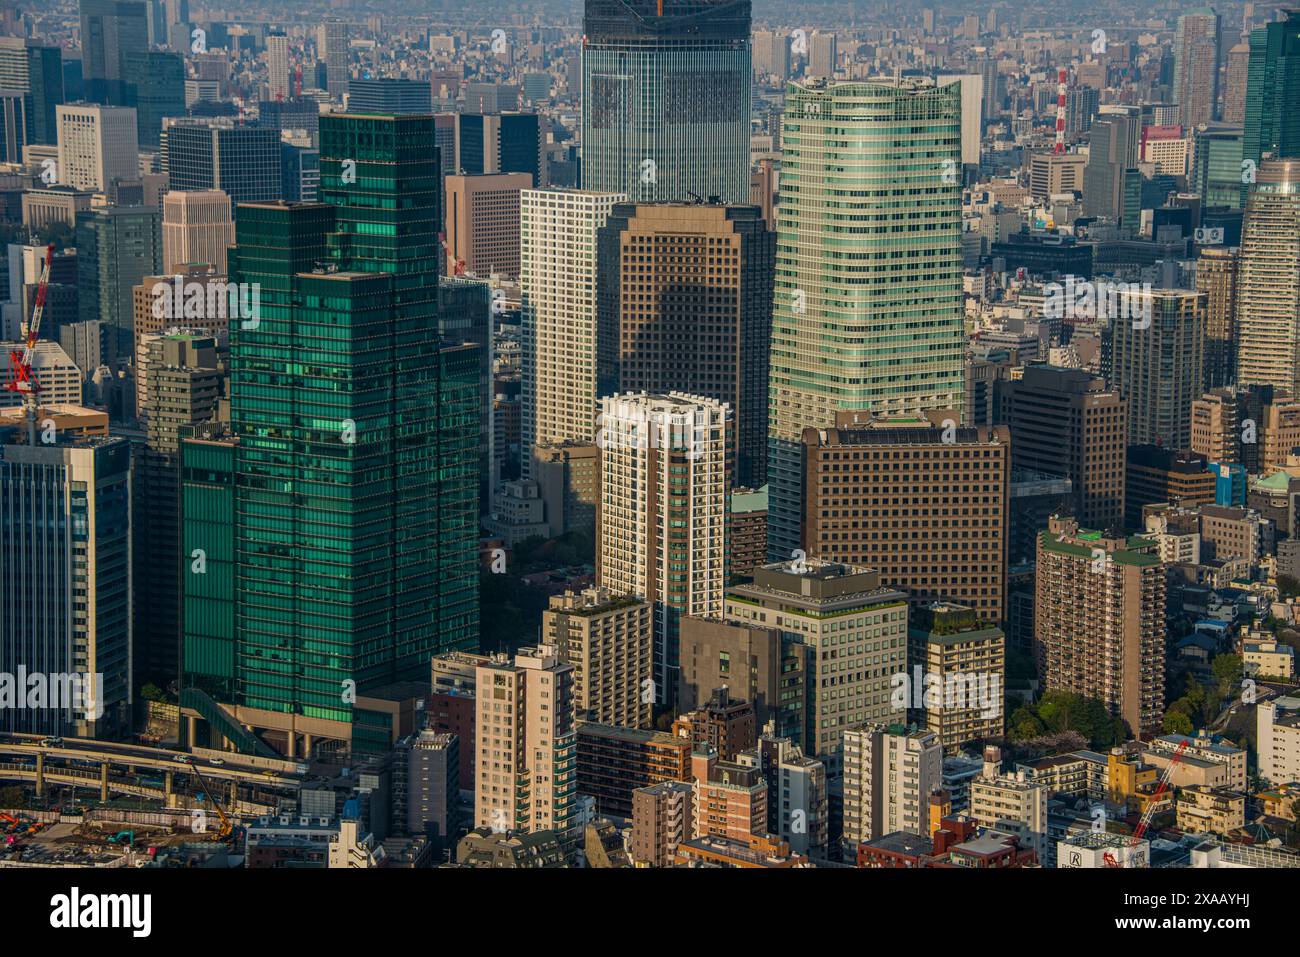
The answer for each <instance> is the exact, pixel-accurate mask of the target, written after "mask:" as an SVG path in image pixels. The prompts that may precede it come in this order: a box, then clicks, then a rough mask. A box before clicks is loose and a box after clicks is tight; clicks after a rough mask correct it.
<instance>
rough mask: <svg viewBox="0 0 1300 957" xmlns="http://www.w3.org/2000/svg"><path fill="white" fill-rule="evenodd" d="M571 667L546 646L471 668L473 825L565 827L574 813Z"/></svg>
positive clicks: (538, 828)
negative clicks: (475, 756) (474, 756)
mask: <svg viewBox="0 0 1300 957" xmlns="http://www.w3.org/2000/svg"><path fill="white" fill-rule="evenodd" d="M573 671H574V669H573V666H572V665H570V664H567V663H565V661H564V659H563V658H561V657H560V653H559V650H558V649H557V648H555V647H554V646H550V645H539V646H537V647H536V648H521V649H520V650H519V653H518V654H516V655H515V658H514V661H513V662H512V661H510V660H509V659H508V658H507V657H506V656H504V655H496V656H493V657H492V658H491V659H490V660H489V661H488V662H487V663H485V664H480V665H479V666H478V667H477V669H476V671H475V698H474V705H475V728H476V733H477V736H478V741H477V744H478V749H479V754H478V762H477V769H476V770H477V779H476V781H475V788H474V826H475V827H488V828H491V829H492V830H494V831H500V832H505V831H525V832H531V831H543V830H555V831H562V832H568V831H571V830H572V829H573V828H574V827H575V821H576V814H577V803H576V802H577V787H578V777H577V774H578V772H577V747H578V745H577V734H576V731H575V729H574V722H573Z"/></svg>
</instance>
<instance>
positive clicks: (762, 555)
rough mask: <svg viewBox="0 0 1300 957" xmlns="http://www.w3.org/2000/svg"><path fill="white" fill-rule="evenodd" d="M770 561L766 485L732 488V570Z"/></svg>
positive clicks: (747, 569) (742, 571)
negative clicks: (768, 559)
mask: <svg viewBox="0 0 1300 957" xmlns="http://www.w3.org/2000/svg"><path fill="white" fill-rule="evenodd" d="M766 564H767V486H766V485H765V486H763V487H762V488H761V489H759V490H757V491H755V490H754V489H750V488H737V489H732V490H731V573H732V574H733V575H742V576H743V575H748V574H749V573H750V572H752V571H753V570H754V569H755V568H758V567H760V566H761V565H766Z"/></svg>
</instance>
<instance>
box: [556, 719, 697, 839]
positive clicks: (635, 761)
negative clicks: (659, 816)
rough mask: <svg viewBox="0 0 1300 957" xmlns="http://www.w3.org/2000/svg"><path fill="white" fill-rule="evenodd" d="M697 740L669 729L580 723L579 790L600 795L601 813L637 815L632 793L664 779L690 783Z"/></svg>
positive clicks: (621, 815)
mask: <svg viewBox="0 0 1300 957" xmlns="http://www.w3.org/2000/svg"><path fill="white" fill-rule="evenodd" d="M690 774H691V742H690V740H689V739H687V738H678V737H675V736H673V735H671V734H667V733H665V732H663V731H642V730H639V729H637V728H616V727H614V726H613V725H608V724H596V723H594V722H590V721H586V722H582V723H580V724H579V725H578V793H579V794H586V795H590V796H591V797H594V798H595V799H596V811H597V813H598V814H603V815H607V816H610V817H617V818H627V817H630V816H631V815H632V792H633V791H635V790H636V789H637V788H645V787H650V786H651V785H654V784H659V783H660V782H662V781H689V780H690Z"/></svg>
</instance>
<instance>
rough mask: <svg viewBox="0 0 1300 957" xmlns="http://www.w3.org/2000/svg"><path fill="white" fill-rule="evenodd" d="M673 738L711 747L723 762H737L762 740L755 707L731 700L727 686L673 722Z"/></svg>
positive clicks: (751, 704)
mask: <svg viewBox="0 0 1300 957" xmlns="http://www.w3.org/2000/svg"><path fill="white" fill-rule="evenodd" d="M673 736H674V737H677V738H680V739H682V740H684V741H689V742H690V743H691V747H692V748H698V747H700V746H702V745H708V746H710V747H712V748H714V749H715V750H716V751H717V752H718V756H719V758H720V759H721V760H723V761H734V760H736V755H738V754H740V752H741V751H748V750H749V749H750V748H752V747H753V746H754V744H755V742H757V741H758V721H757V719H756V716H755V714H754V704H753V702H751V701H745V700H743V699H738V698H733V697H731V695H730V694H729V693H728V691H727V688H726V687H722V688H715V689H714V691H713V695H712V696H711V697H710V698H709V700H708V701H706V702H704V704H703V705H701V706H700V707H698V708H696V709H695V710H694V711H689V712H687V713H686V714H684V715H682V716H681V717H680V718H678V719H677V720H676V721H674V722H673Z"/></svg>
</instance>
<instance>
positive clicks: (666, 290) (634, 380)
mask: <svg viewBox="0 0 1300 957" xmlns="http://www.w3.org/2000/svg"><path fill="white" fill-rule="evenodd" d="M596 245H597V253H598V261H599V265H598V267H597V280H598V281H597V293H596V295H597V316H598V318H597V328H598V336H597V343H598V344H597V359H596V366H597V372H596V377H597V383H598V389H599V393H600V394H601V395H608V394H611V393H614V392H647V393H650V394H652V395H655V394H661V393H665V394H666V393H669V392H688V393H691V394H692V395H700V396H705V397H707V398H710V399H716V400H718V401H720V402H726V403H728V404H730V405H731V408H732V413H733V415H734V416H735V423H736V425H735V484H736V485H740V486H745V487H748V488H758V487H759V486H761V485H763V484H764V483H765V482H766V481H767V478H766V475H767V419H768V397H767V390H768V374H767V370H768V344H769V338H770V332H771V327H772V289H773V285H772V283H773V278H772V277H773V270H774V268H775V267H774V263H775V255H776V252H775V250H776V234H775V233H773V232H771V231H769V229H768V228H767V224H766V223H765V222H764V221H763V217H762V213H761V210H760V209H759V208H758V207H756V206H725V205H719V204H712V203H710V204H705V203H642V204H637V203H618V204H616V205H615V206H614V208H613V210H612V211H611V213H610V216H609V219H608V220H607V221H606V223H605V225H604V226H603V227H602V228H601V229H600V230H599V233H598V235H597V240H596Z"/></svg>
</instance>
